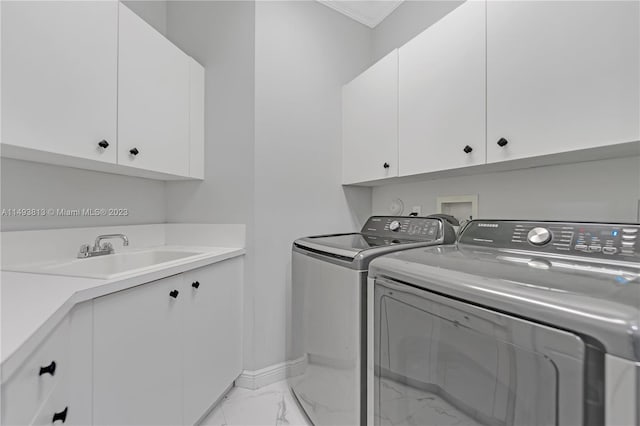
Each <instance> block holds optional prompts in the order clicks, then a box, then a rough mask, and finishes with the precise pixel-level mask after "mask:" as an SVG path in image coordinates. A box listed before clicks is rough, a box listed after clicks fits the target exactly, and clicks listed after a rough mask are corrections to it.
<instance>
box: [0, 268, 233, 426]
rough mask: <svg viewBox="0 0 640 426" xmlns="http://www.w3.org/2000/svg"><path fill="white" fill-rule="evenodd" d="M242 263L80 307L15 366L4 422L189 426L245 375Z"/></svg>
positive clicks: (5, 391)
mask: <svg viewBox="0 0 640 426" xmlns="http://www.w3.org/2000/svg"><path fill="white" fill-rule="evenodd" d="M242 282H243V260H242V258H233V259H228V260H224V261H221V262H218V263H215V264H213V265H209V266H205V267H202V268H199V269H195V270H192V271H189V272H185V273H183V274H179V275H174V276H171V277H168V278H164V279H161V280H157V281H154V282H150V283H147V284H142V285H139V286H137V287H133V288H130V289H127V290H123V291H119V292H116V293H113V294H109V295H106V296H102V297H99V298H96V299H94V300H92V301H88V302H83V303H80V304H78V305H77V306H76V307H74V308H73V309H72V310H71V312H70V313H69V314H68V315H67V316H66V317H65V318H64V319H63V320H62V321H61V322H60V324H58V325H57V326H56V328H55V329H54V330H53V331H52V332H51V333H49V336H47V337H46V338H45V339H44V341H43V342H42V344H40V346H39V347H38V348H37V349H36V350H34V351H33V353H32V354H31V355H30V356H29V357H28V358H27V359H26V360H25V361H24V362H23V363H22V365H20V366H19V367H17V368H16V369H15V370H12V371H7V370H6V369H5V367H4V366H3V370H2V380H3V383H2V392H1V393H0V396H1V397H2V408H1V409H0V413H1V419H0V420H1V421H0V424H2V425H3V426H12V425H50V424H52V423H54V424H62V423H64V424H65V425H78V426H81V425H82V426H86V425H92V424H95V425H110V426H115V425H193V424H196V423H198V422H199V421H200V420H201V419H202V418H203V417H204V415H206V414H207V413H208V411H209V409H210V408H211V407H212V405H213V404H214V403H215V402H216V401H218V400H219V399H220V398H221V397H222V396H223V395H224V391H225V390H226V389H227V388H229V387H230V386H231V385H232V384H233V381H234V380H235V379H236V378H237V377H238V376H239V375H240V373H241V371H242Z"/></svg>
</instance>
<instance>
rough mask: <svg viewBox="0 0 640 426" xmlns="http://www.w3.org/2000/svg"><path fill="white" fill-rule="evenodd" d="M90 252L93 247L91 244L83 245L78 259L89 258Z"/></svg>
mask: <svg viewBox="0 0 640 426" xmlns="http://www.w3.org/2000/svg"><path fill="white" fill-rule="evenodd" d="M90 251H91V246H90V245H89V244H83V245H81V246H80V251H78V257H87V256H88V255H89V252H90Z"/></svg>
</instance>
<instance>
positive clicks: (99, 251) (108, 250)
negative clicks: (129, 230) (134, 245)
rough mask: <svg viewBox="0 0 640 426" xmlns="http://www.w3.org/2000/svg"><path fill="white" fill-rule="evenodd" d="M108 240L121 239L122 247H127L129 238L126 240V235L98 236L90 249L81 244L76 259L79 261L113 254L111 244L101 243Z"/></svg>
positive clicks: (86, 245)
mask: <svg viewBox="0 0 640 426" xmlns="http://www.w3.org/2000/svg"><path fill="white" fill-rule="evenodd" d="M108 238H120V239H122V245H123V246H128V245H129V238H127V236H126V235H124V234H106V235H98V237H97V238H96V241H95V243H94V244H93V247H91V246H90V245H89V244H83V245H81V246H80V251H79V252H78V258H79V259H84V258H87V257H94V256H103V255H105V254H113V253H114V251H115V250H114V249H113V245H112V244H111V243H102V240H106V239H108Z"/></svg>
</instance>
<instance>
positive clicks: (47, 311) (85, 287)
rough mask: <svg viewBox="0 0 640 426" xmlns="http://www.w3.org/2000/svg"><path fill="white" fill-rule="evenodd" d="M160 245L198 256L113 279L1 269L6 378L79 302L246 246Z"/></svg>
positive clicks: (220, 257)
mask: <svg viewBox="0 0 640 426" xmlns="http://www.w3.org/2000/svg"><path fill="white" fill-rule="evenodd" d="M156 248H161V249H166V250H189V251H191V250H193V251H197V252H199V254H198V255H196V256H190V257H185V258H182V259H179V260H174V261H171V262H168V263H166V264H158V265H156V266H154V267H150V268H144V269H142V270H138V271H133V272H132V273H131V274H127V275H121V276H118V277H117V278H113V279H95V278H83V277H69V276H61V275H48V274H35V273H26V272H11V271H6V270H3V271H0V307H1V310H0V314H1V320H2V321H1V324H0V328H1V343H2V345H1V346H0V355H1V363H2V364H1V365H2V378H3V380H2V381H3V382H4V379H5V378H6V377H9V376H10V375H11V374H12V373H13V371H15V369H16V368H17V367H19V366H20V365H21V364H22V362H23V361H24V360H25V359H26V357H28V356H29V354H30V353H31V352H32V351H33V350H34V349H35V348H37V346H38V345H39V344H40V343H41V342H42V341H43V340H44V338H45V337H46V336H47V335H48V334H49V333H50V332H51V331H52V330H53V329H54V328H55V327H56V326H57V325H58V324H59V322H60V321H61V320H62V319H63V318H64V317H65V315H67V313H68V312H69V311H70V310H71V309H72V308H73V307H74V306H75V305H76V304H78V303H81V302H84V301H87V300H91V299H94V298H96V297H100V296H104V295H106V294H110V293H114V292H117V291H121V290H125V289H127V288H131V287H135V286H137V285H140V284H144V283H148V282H151V281H155V280H158V279H162V278H165V277H168V276H171V275H175V274H179V273H182V272H185V271H188V270H191V269H195V268H200V267H203V266H206V265H210V264H213V263H216V262H220V261H222V260H225V259H230V258H233V257H237V256H241V255H243V254H245V250H244V248H242V247H211V246H201V245H198V246H195V245H193V246H192V245H161V246H156ZM4 249H6V248H3V250H4Z"/></svg>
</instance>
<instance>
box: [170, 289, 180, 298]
mask: <svg viewBox="0 0 640 426" xmlns="http://www.w3.org/2000/svg"><path fill="white" fill-rule="evenodd" d="M178 294H180V292H179V291H178V290H172V291H170V292H169V296H171V297H173V298H174V299H176V298H177V297H178Z"/></svg>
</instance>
